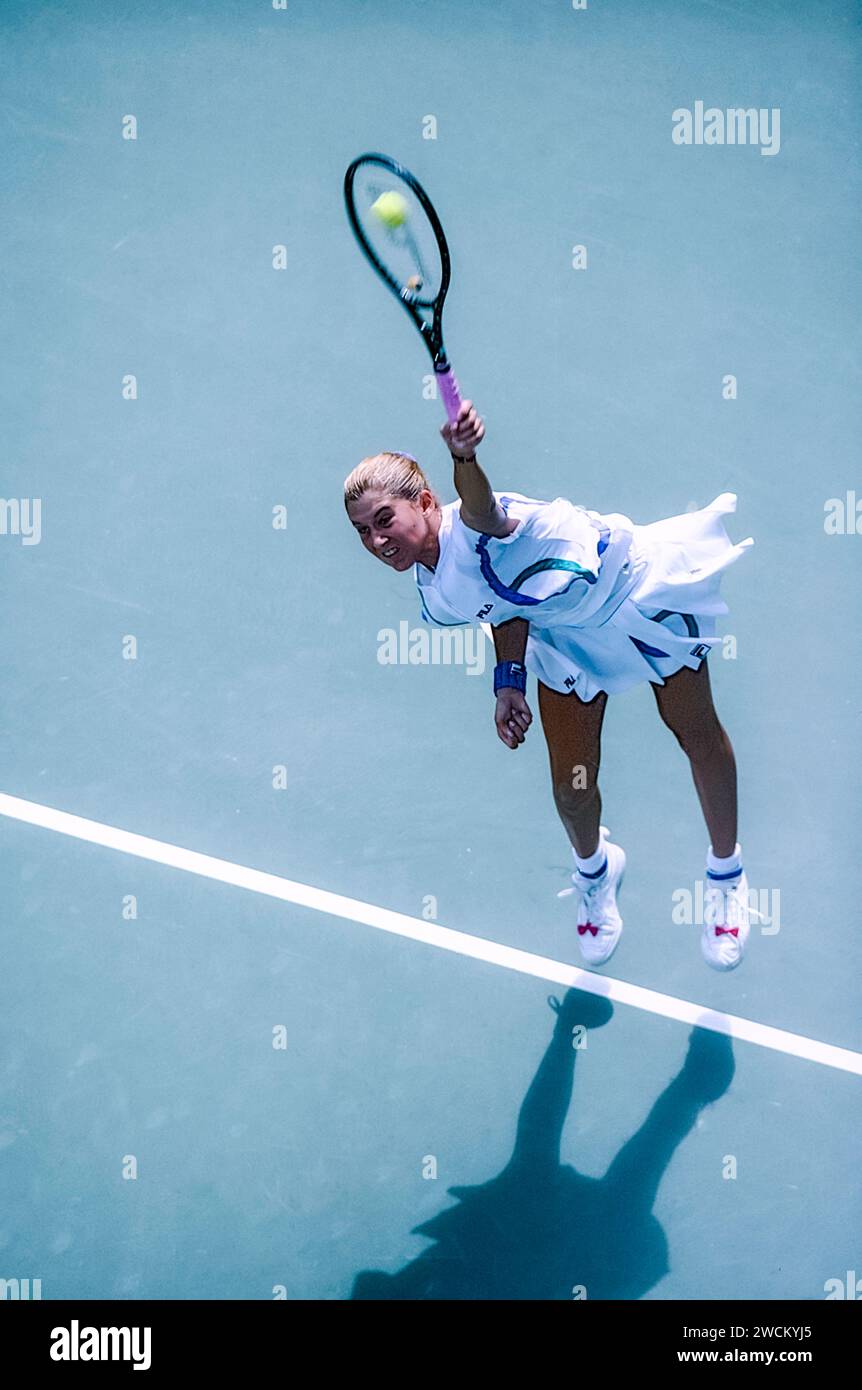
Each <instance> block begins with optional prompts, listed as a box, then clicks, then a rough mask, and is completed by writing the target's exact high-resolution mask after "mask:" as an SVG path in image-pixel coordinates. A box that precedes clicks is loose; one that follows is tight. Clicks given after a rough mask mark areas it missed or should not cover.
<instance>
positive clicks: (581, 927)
mask: <svg viewBox="0 0 862 1390" xmlns="http://www.w3.org/2000/svg"><path fill="white" fill-rule="evenodd" d="M588 931H591V932H592V934H593V936H598V934H599V929H598V927H594V926H593V924H592V922H579V923H578V936H583V935H584V932H588Z"/></svg>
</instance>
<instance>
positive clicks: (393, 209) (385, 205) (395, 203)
mask: <svg viewBox="0 0 862 1390" xmlns="http://www.w3.org/2000/svg"><path fill="white" fill-rule="evenodd" d="M371 211H372V212H373V213H374V216H375V217H376V218H378V220H379V221H380V222H382V223H383V225H384V227H400V226H401V224H402V222H406V221H407V218H408V216H409V210H408V207H407V199H406V198H402V196H401V194H400V193H396V192H395V191H394V190H393V191H392V192H390V193H381V194H380V197H379V198H378V199H377V201H376V202H375V203H372V204H371Z"/></svg>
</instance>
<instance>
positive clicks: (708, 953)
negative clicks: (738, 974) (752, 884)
mask: <svg viewBox="0 0 862 1390" xmlns="http://www.w3.org/2000/svg"><path fill="white" fill-rule="evenodd" d="M706 884H707V887H706V892H705V893H704V899H703V931H702V932H701V937H700V946H701V950H702V951H703V958H704V960H705V961H706V963H707V965H711V966H712V968H713V970H735V969H736V967H737V966H738V965H739V963H740V961H741V960H742V957H743V956H744V954H745V945H746V942H747V941H748V937H749V933H750V931H751V909H750V907H749V902H748V879H747V878H746V877H745V872H744V871H743V873H742V874H740V876H739V878H738V879H737V880H736V882H735V883H733V884H730V885H725V884H720V883H713V882H712V881H711V880H710V879H707V880H706Z"/></svg>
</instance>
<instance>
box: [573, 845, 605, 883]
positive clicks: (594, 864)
mask: <svg viewBox="0 0 862 1390" xmlns="http://www.w3.org/2000/svg"><path fill="white" fill-rule="evenodd" d="M572 854H573V855H574V856H575V863H576V864H577V866H578V869H579V871H580V872H581V873H582V874H588V875H589V877H590V878H601V876H602V872H603V871H604V869H606V868H607V863H608V856H607V855H606V853H605V847H604V845H603V844H602V841H601V838H600V839H599V847H598V849H597V850H596V852H595V854H591V855H590V857H589V859H582V858H581V856H580V855H579V854H578V852H577V850H576V849H575V848H574V847H573V848H572Z"/></svg>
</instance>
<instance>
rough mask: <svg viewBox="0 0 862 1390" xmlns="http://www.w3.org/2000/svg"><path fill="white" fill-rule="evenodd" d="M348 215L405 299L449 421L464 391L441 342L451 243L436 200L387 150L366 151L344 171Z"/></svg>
mask: <svg viewBox="0 0 862 1390" xmlns="http://www.w3.org/2000/svg"><path fill="white" fill-rule="evenodd" d="M344 201H345V204H346V206H347V216H348V218H349V219H350V225H351V227H352V228H353V231H354V233H355V235H356V240H357V241H358V242H359V245H360V246H361V248H362V250H363V251H364V253H365V255H366V256H367V257H368V260H369V261H370V263H371V265H372V266H373V268H374V269H375V270H376V271H377V274H378V275H379V276H380V278H381V280H382V281H383V282H384V284H385V285H388V287H389V289H390V290H391V291H392V293H393V294H394V295H395V296H396V298H397V299H398V300H399V301H400V302H401V304H403V306H404V308H405V309H406V310H407V312H408V314H409V315H410V317H411V319H412V320H413V323H414V324H415V325H416V327H417V328H418V330H419V332H420V333H421V335H422V339H423V341H424V343H425V346H426V347H427V349H428V351H429V352H430V354H431V361H432V362H433V363H434V371H435V374H436V376H437V382H438V385H439V388H440V395H441V396H442V398H443V403H444V405H445V407H446V414H447V416H448V417H449V419H450V420H451V421H454V420H456V419H457V418H458V410H459V407H460V405H461V392H460V390H459V388H458V382H457V381H456V379H455V374H454V372H453V371H452V368H451V367H450V365H449V359H448V357H447V356H446V349H445V347H444V346H443V325H442V319H443V301H444V300H445V298H446V292H447V290H448V289H449V279H450V275H451V266H450V262H449V248H448V246H447V245H446V237H445V236H444V234H443V227H442V224H441V222H440V218H439V217H438V216H437V213H436V211H435V210H434V204H433V203H432V202H431V199H430V198H429V197H428V194H427V193H426V192H425V189H424V188H423V187H422V185H421V183H420V182H419V180H418V179H417V178H415V177H414V175H413V174H411V173H410V170H409V169H405V168H404V166H403V165H401V164H397V163H396V161H395V160H394V159H389V158H388V156H387V155H385V154H363V155H360V156H359V158H358V159H354V161H353V163H352V164H351V165H350V168H349V169H348V170H347V173H346V174H345V176H344Z"/></svg>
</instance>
